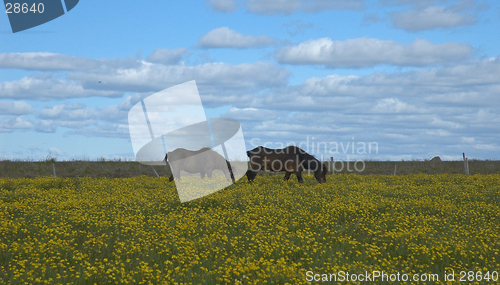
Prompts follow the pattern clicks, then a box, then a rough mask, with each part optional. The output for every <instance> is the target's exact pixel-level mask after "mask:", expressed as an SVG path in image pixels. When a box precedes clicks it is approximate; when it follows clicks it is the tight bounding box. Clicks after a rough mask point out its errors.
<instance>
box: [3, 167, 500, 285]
mask: <svg viewBox="0 0 500 285" xmlns="http://www.w3.org/2000/svg"><path fill="white" fill-rule="evenodd" d="M327 179H328V182H327V183H326V184H318V183H317V182H316V180H315V179H314V178H313V177H312V176H305V183H303V184H298V183H297V182H296V181H292V179H291V180H290V181H288V182H285V181H282V177H281V176H275V175H274V176H271V175H269V176H262V177H261V176H259V177H257V178H256V180H255V182H254V183H253V184H249V183H247V181H246V178H243V179H241V180H240V181H238V182H237V183H236V184H234V185H232V186H230V187H228V188H226V189H224V190H221V191H219V192H217V193H214V194H212V195H209V196H206V197H203V198H200V199H197V200H194V201H191V202H187V203H183V204H181V203H180V202H179V198H178V196H177V192H176V190H175V185H174V183H169V182H168V178H164V177H160V178H150V177H145V176H142V177H136V178H123V179H120V178H116V179H108V178H99V179H93V178H66V179H65V178H57V179H56V178H36V179H0V283H1V284H94V283H95V284H175V283H178V284H266V283H267V284H287V283H288V284H308V283H309V282H308V280H307V277H308V274H309V276H312V274H313V273H314V274H331V273H337V272H339V271H343V272H350V273H365V272H373V271H375V270H378V271H384V272H386V273H388V274H396V273H401V274H423V273H429V274H438V275H439V282H434V283H433V284H436V283H437V284H446V283H445V281H444V279H443V278H444V275H445V271H446V273H449V272H454V273H455V280H458V279H459V278H460V275H459V274H460V271H465V272H469V271H471V272H474V274H477V272H478V271H481V272H482V273H481V274H483V275H484V274H485V273H486V272H489V275H488V276H489V278H491V277H492V276H493V273H494V272H499V271H500V254H499V251H500V175H470V176H465V175H423V174H422V175H420V174H419V175H404V176H394V175H393V176H385V175H379V176H374V175H365V176H361V175H347V174H346V175H343V174H341V175H329V176H328V178H327ZM308 272H309V273H308ZM467 274H468V273H467ZM317 276H318V277H319V276H322V275H317ZM474 278H476V277H474ZM309 280H310V279H309ZM475 281H477V279H475ZM484 281H485V280H484V279H483V280H482V281H481V283H482V284H484ZM313 283H315V284H319V283H318V282H313ZM333 283H334V282H332V283H330V284H333ZM347 283H348V284H362V283H364V282H347ZM378 283H380V284H387V282H385V283H384V282H382V281H379V282H378ZM413 283H414V284H417V283H418V282H413ZM462 283H463V284H465V283H467V282H462ZM495 283H497V282H494V281H493V280H491V281H489V284H495ZM327 284H328V283H327ZM422 284H424V283H422ZM450 284H451V283H450Z"/></svg>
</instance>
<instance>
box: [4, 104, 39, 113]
mask: <svg viewBox="0 0 500 285" xmlns="http://www.w3.org/2000/svg"><path fill="white" fill-rule="evenodd" d="M34 112H35V110H34V109H33V106H31V105H30V104H28V103H26V102H24V101H0V115H24V114H33V113H34Z"/></svg>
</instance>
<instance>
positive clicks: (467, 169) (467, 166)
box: [465, 157, 469, 175]
mask: <svg viewBox="0 0 500 285" xmlns="http://www.w3.org/2000/svg"><path fill="white" fill-rule="evenodd" d="M465 165H466V173H465V174H467V175H469V159H468V158H467V157H466V158H465Z"/></svg>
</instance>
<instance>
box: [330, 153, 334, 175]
mask: <svg viewBox="0 0 500 285" xmlns="http://www.w3.org/2000/svg"><path fill="white" fill-rule="evenodd" d="M334 166H335V165H334V164H333V157H330V167H331V170H332V174H335V168H334Z"/></svg>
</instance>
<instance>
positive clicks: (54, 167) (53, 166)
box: [52, 163, 57, 178]
mask: <svg viewBox="0 0 500 285" xmlns="http://www.w3.org/2000/svg"><path fill="white" fill-rule="evenodd" d="M52 171H53V172H54V178H57V177H56V166H55V165H54V164H53V163H52Z"/></svg>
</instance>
